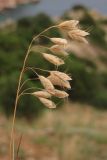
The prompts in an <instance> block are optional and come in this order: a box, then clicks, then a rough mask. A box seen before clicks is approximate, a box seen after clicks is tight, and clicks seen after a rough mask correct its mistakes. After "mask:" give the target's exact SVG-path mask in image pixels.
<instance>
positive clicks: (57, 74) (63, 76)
mask: <svg viewBox="0 0 107 160" xmlns="http://www.w3.org/2000/svg"><path fill="white" fill-rule="evenodd" d="M50 74H51V75H53V76H57V77H59V78H61V79H62V80H64V81H69V80H72V78H71V77H70V76H68V75H67V74H66V73H63V72H59V71H50Z"/></svg>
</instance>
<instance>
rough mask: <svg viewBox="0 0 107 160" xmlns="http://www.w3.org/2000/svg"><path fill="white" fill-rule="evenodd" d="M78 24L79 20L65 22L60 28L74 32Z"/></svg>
mask: <svg viewBox="0 0 107 160" xmlns="http://www.w3.org/2000/svg"><path fill="white" fill-rule="evenodd" d="M78 23H79V21H77V20H69V21H64V22H62V23H60V24H59V25H58V28H60V29H64V30H72V29H74V28H76V27H77V24H78Z"/></svg>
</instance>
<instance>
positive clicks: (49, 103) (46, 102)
mask: <svg viewBox="0 0 107 160" xmlns="http://www.w3.org/2000/svg"><path fill="white" fill-rule="evenodd" d="M39 100H40V101H41V102H42V103H43V104H44V105H45V106H46V107H48V108H56V105H55V103H54V102H52V101H51V100H49V99H46V98H39Z"/></svg>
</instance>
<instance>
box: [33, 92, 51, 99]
mask: <svg viewBox="0 0 107 160" xmlns="http://www.w3.org/2000/svg"><path fill="white" fill-rule="evenodd" d="M32 95H33V96H36V97H38V98H39V97H42V98H50V97H51V94H50V93H48V92H47V91H36V92H33V93H32Z"/></svg>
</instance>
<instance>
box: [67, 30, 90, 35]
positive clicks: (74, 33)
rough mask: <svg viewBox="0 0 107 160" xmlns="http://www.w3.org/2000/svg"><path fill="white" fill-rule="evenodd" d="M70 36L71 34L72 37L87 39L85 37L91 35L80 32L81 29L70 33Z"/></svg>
mask: <svg viewBox="0 0 107 160" xmlns="http://www.w3.org/2000/svg"><path fill="white" fill-rule="evenodd" d="M69 34H71V36H72V35H76V36H81V37H85V36H88V35H89V33H88V32H85V31H83V30H80V29H74V30H72V31H70V32H69Z"/></svg>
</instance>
